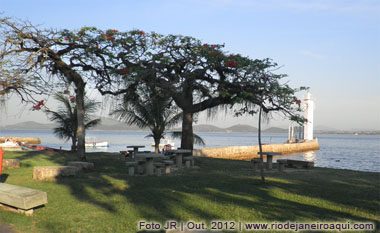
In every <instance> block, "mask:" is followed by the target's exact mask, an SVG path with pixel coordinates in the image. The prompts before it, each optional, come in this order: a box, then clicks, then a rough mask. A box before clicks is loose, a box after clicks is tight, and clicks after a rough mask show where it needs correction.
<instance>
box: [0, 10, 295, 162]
mask: <svg viewBox="0 0 380 233" xmlns="http://www.w3.org/2000/svg"><path fill="white" fill-rule="evenodd" d="M0 27H1V32H2V36H1V43H0V44H1V46H2V48H1V52H0V56H1V57H2V58H4V57H5V58H6V60H8V61H11V62H12V64H15V63H13V62H14V61H16V59H17V60H18V61H19V62H17V63H16V64H20V67H19V69H18V70H19V71H22V73H23V74H27V75H29V76H32V75H31V74H38V75H39V77H38V76H37V79H36V80H37V82H35V84H36V85H38V86H43V82H47V83H48V84H49V85H53V86H57V85H62V83H63V86H64V85H66V86H67V85H71V84H73V85H74V87H75V91H76V106H77V108H78V140H79V141H78V148H79V151H81V152H82V153H83V152H84V90H85V87H86V86H88V85H90V86H91V87H95V88H96V89H98V90H99V92H100V93H101V94H103V95H112V96H115V97H121V98H119V99H121V100H123V99H125V98H127V99H128V98H129V99H131V100H133V99H136V98H138V96H139V93H138V92H139V91H138V90H140V88H141V87H142V88H144V87H157V88H158V89H159V90H161V91H162V92H165V94H167V95H168V96H170V98H172V99H173V100H174V102H175V103H176V105H177V106H178V107H179V108H181V109H182V112H183V117H182V140H181V147H182V148H186V149H192V148H193V143H194V138H193V127H192V124H193V115H194V114H195V113H198V112H201V111H204V110H210V109H213V108H216V107H220V106H222V107H228V106H234V105H240V106H241V108H240V109H239V110H238V111H237V113H236V114H237V115H239V114H244V113H251V114H253V113H256V112H257V111H258V109H260V108H261V109H262V110H263V111H264V112H273V111H280V112H282V113H284V114H285V115H287V116H289V117H290V118H292V120H302V118H301V117H300V116H299V115H297V112H298V110H299V108H297V103H298V102H297V101H298V100H297V99H296V97H295V93H296V91H297V90H296V89H293V88H291V87H290V86H289V85H288V84H286V83H283V78H284V77H286V75H283V74H276V72H277V69H278V65H277V64H276V63H274V62H272V61H271V60H270V59H251V58H249V57H245V56H242V55H240V54H233V53H229V52H226V51H224V50H223V49H224V46H223V45H218V44H206V43H203V42H201V41H200V40H198V39H196V38H193V37H189V36H181V35H167V36H164V35H160V34H158V33H154V32H152V33H146V32H144V31H141V30H131V31H127V32H120V31H118V30H116V29H109V30H99V29H97V28H95V27H83V28H81V29H80V30H52V29H50V30H42V29H39V28H38V27H35V26H33V25H32V24H30V23H29V22H19V21H14V20H11V19H9V18H1V19H0ZM8 70H11V69H8ZM42 70H43V71H42ZM46 75H47V77H49V78H50V79H49V80H47V79H45V78H42V77H45V76H46ZM25 80H26V79H23V81H25ZM82 147H83V150H81V148H82ZM82 158H83V155H82Z"/></svg>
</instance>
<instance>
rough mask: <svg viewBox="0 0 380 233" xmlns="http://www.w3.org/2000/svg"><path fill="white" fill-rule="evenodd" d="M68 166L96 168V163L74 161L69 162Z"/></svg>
mask: <svg viewBox="0 0 380 233" xmlns="http://www.w3.org/2000/svg"><path fill="white" fill-rule="evenodd" d="M67 166H71V167H77V168H80V169H82V170H84V171H90V170H94V163H89V162H81V161H72V162H68V163H67Z"/></svg>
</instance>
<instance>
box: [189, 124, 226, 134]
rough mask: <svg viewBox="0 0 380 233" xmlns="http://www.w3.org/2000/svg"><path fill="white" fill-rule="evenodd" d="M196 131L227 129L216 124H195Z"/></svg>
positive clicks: (223, 130) (220, 130) (221, 130)
mask: <svg viewBox="0 0 380 233" xmlns="http://www.w3.org/2000/svg"><path fill="white" fill-rule="evenodd" d="M193 130H194V132H225V131H226V130H225V129H222V128H219V127H216V126H214V125H194V127H193Z"/></svg>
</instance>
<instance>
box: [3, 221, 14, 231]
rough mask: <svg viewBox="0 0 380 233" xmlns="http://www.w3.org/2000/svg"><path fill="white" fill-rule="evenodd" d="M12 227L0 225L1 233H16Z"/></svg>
mask: <svg viewBox="0 0 380 233" xmlns="http://www.w3.org/2000/svg"><path fill="white" fill-rule="evenodd" d="M11 227H12V226H11V225H9V224H2V223H0V232H1V233H15V232H14V231H13V230H12V228H11Z"/></svg>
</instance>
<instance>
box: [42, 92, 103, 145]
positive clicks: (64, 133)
mask: <svg viewBox="0 0 380 233" xmlns="http://www.w3.org/2000/svg"><path fill="white" fill-rule="evenodd" d="M54 98H55V99H56V100H57V101H59V102H60V103H61V106H59V107H58V109H57V111H51V110H46V112H47V114H48V115H49V119H50V120H51V121H55V122H56V123H57V125H58V126H57V127H56V128H54V134H55V135H56V136H57V137H59V138H61V139H65V140H69V139H71V141H72V147H71V148H72V151H76V150H77V141H78V138H77V128H78V123H77V122H78V120H77V107H76V105H75V100H73V96H67V95H64V94H62V93H56V94H55V95H54ZM98 105H99V103H98V102H96V101H94V100H89V99H86V100H85V104H84V108H85V116H84V118H85V128H86V129H89V128H91V127H94V126H96V125H98V124H99V123H100V118H98V119H92V117H91V115H90V114H92V113H94V112H96V110H97V107H98Z"/></svg>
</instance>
